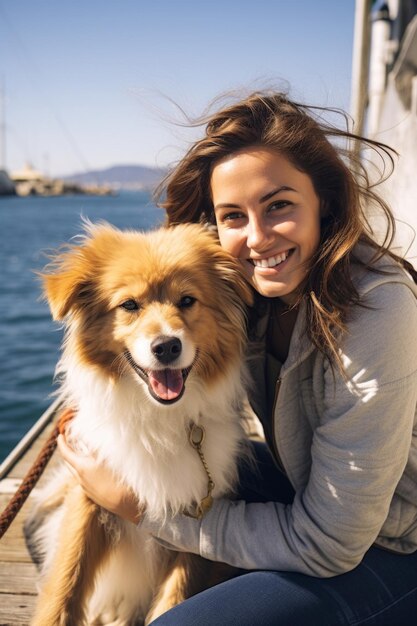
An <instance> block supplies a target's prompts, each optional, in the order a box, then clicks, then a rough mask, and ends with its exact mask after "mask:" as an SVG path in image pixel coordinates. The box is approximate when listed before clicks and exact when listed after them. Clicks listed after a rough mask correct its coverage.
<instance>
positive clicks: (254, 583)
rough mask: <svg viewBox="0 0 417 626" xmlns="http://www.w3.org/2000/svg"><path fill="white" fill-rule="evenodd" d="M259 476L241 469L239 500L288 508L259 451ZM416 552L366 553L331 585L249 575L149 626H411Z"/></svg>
mask: <svg viewBox="0 0 417 626" xmlns="http://www.w3.org/2000/svg"><path fill="white" fill-rule="evenodd" d="M254 449H255V455H256V458H257V461H258V467H259V469H260V471H259V472H257V473H253V472H250V471H249V469H248V468H245V469H242V471H241V480H240V485H241V489H240V491H239V497H240V498H242V499H245V500H247V501H251V502H266V501H268V500H270V501H280V502H291V501H292V499H293V496H294V492H293V489H292V487H291V485H290V484H289V482H288V480H287V479H286V477H285V476H284V475H283V474H282V473H281V472H280V471H279V469H277V468H276V466H275V465H274V463H273V461H272V459H271V457H270V455H269V453H268V451H267V449H266V446H265V445H264V444H255V445H254ZM416 614H417V552H415V553H414V554H411V555H407V556H403V555H397V554H394V553H391V552H388V551H386V550H382V549H379V548H371V549H370V550H369V551H368V552H367V553H366V555H365V557H364V559H363V561H362V563H361V564H360V565H358V567H356V568H355V569H354V570H353V571H351V572H348V573H347V574H342V575H340V576H335V577H334V578H314V577H312V576H305V575H304V574H294V573H289V572H278V571H277V572H273V571H253V572H247V573H245V574H242V575H241V576H238V577H237V578H233V579H232V580H228V581H226V582H224V583H221V584H219V585H216V586H215V587H212V588H211V589H207V590H206V591H203V592H202V593H199V594H197V595H195V596H193V597H192V598H190V599H188V600H186V601H185V602H183V603H182V604H180V605H178V606H176V607H175V608H173V609H171V610H170V611H168V612H167V613H165V614H164V615H161V617H159V618H158V619H156V620H154V621H153V622H152V626H174V625H175V626H196V625H197V624H198V626H223V625H224V626H226V625H227V626H257V625H259V626H304V625H306V626H359V625H364V626H415V624H416V623H417V617H416Z"/></svg>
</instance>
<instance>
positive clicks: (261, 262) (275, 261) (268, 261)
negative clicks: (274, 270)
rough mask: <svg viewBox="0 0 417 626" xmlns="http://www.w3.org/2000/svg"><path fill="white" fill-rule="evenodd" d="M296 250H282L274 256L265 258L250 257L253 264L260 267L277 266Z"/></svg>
mask: <svg viewBox="0 0 417 626" xmlns="http://www.w3.org/2000/svg"><path fill="white" fill-rule="evenodd" d="M293 252H294V249H291V250H285V252H281V253H280V254H275V255H274V256H270V257H267V258H264V259H248V261H249V262H250V263H252V265H254V266H255V267H260V268H271V267H277V266H279V265H281V263H284V261H286V260H287V259H288V257H289V256H290V255H291V254H292V253H293Z"/></svg>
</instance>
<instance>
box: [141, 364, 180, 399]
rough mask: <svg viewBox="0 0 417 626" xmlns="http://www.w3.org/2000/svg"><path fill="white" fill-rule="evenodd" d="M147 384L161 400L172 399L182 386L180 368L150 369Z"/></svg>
mask: <svg viewBox="0 0 417 626" xmlns="http://www.w3.org/2000/svg"><path fill="white" fill-rule="evenodd" d="M148 380H149V384H150V385H151V387H152V390H153V392H154V393H155V394H156V395H157V396H158V397H159V398H161V400H174V399H175V398H177V397H178V396H179V395H180V393H181V391H182V388H183V386H184V381H183V377H182V371H181V370H171V369H165V370H152V371H149V372H148Z"/></svg>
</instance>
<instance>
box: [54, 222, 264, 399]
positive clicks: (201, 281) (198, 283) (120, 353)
mask: <svg viewBox="0 0 417 626" xmlns="http://www.w3.org/2000/svg"><path fill="white" fill-rule="evenodd" d="M43 280H44V286H45V293H46V296H47V299H48V301H49V304H50V307H51V310H52V313H53V316H54V318H55V319H57V320H62V319H66V320H67V328H68V334H67V340H66V341H67V350H71V351H73V353H74V354H75V355H76V358H77V359H78V360H79V362H81V363H83V364H84V365H87V366H90V367H96V368H99V369H101V370H102V371H104V372H105V373H106V375H108V376H111V377H113V378H114V379H117V378H118V377H120V376H124V375H129V376H132V375H133V376H134V377H135V379H136V380H137V381H138V383H139V384H141V385H143V384H145V385H146V387H147V389H148V392H149V394H150V397H152V398H153V399H154V400H155V401H157V402H158V403H160V404H171V403H173V402H176V401H178V400H179V399H180V398H181V397H182V395H183V392H184V389H185V382H186V380H187V377H188V376H198V377H199V378H200V379H201V380H204V382H205V383H206V384H208V385H209V384H210V383H211V382H213V383H214V382H215V381H216V380H217V378H218V377H219V376H220V375H222V373H223V372H224V370H226V369H227V368H228V366H229V365H230V364H231V363H233V362H236V359H239V358H240V356H241V352H242V347H243V344H244V340H245V316H244V306H245V304H249V303H250V302H251V300H252V294H251V290H250V287H249V286H248V285H247V283H246V282H245V280H244V278H243V276H242V274H241V272H240V269H239V266H238V263H237V261H235V260H234V259H233V258H232V257H230V256H229V255H228V254H227V253H225V252H224V251H223V250H222V249H221V248H220V246H219V244H218V243H217V242H216V240H215V238H214V237H213V236H212V235H211V234H210V233H209V232H208V231H207V230H206V229H204V228H202V227H200V226H197V225H183V226H178V227H176V228H171V229H161V230H158V231H155V232H151V233H138V232H121V231H118V230H116V229H114V228H112V227H110V226H108V225H104V226H103V225H101V226H93V227H90V228H89V229H88V235H87V237H86V238H85V240H84V242H83V243H82V244H81V245H80V246H76V247H72V248H70V249H69V251H68V252H66V253H64V254H61V255H59V256H57V257H56V259H55V260H54V264H53V267H52V271H51V272H50V273H46V274H43Z"/></svg>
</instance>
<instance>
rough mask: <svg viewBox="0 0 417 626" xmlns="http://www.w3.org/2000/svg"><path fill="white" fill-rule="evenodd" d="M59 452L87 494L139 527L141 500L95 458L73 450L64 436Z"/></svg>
mask: <svg viewBox="0 0 417 626" xmlns="http://www.w3.org/2000/svg"><path fill="white" fill-rule="evenodd" d="M58 448H59V451H60V453H61V455H62V457H63V459H64V461H65V463H66V465H67V466H68V468H69V470H70V471H71V473H72V475H73V476H74V477H75V478H76V479H77V481H78V482H79V483H80V485H81V487H82V488H83V489H84V491H85V493H86V495H87V496H88V497H89V498H90V499H91V500H93V502H95V503H96V504H98V505H100V506H102V507H103V508H104V509H107V510H108V511H110V512H111V513H115V514H116V515H119V517H122V518H123V519H125V520H128V521H130V522H133V523H134V524H137V523H138V522H139V521H140V519H141V516H142V514H143V508H141V506H140V504H139V501H138V499H137V498H136V497H135V495H134V494H133V493H132V492H131V491H130V489H128V488H127V487H126V486H125V485H123V484H121V483H120V482H119V481H118V480H117V479H116V478H115V476H114V473H113V472H112V470H111V469H110V468H109V467H107V466H106V465H105V464H104V463H99V462H98V461H97V459H96V458H95V456H94V455H92V454H90V455H88V456H82V455H80V454H77V453H76V452H74V450H72V448H70V447H69V446H68V444H67V442H66V441H65V438H64V436H63V435H59V437H58Z"/></svg>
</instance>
